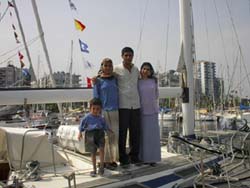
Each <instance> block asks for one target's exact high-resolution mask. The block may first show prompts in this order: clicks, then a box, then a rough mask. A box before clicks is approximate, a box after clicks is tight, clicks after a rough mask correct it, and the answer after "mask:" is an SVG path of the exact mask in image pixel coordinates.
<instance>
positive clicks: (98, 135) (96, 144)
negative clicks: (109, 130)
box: [85, 129, 105, 153]
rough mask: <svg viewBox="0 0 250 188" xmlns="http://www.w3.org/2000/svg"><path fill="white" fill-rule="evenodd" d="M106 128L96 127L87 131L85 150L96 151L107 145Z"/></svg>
mask: <svg viewBox="0 0 250 188" xmlns="http://www.w3.org/2000/svg"><path fill="white" fill-rule="evenodd" d="M104 138H105V133H104V130H100V129H96V130H92V131H86V132H85V150H86V152H90V153H96V151H97V149H98V148H104V145H105V139H104Z"/></svg>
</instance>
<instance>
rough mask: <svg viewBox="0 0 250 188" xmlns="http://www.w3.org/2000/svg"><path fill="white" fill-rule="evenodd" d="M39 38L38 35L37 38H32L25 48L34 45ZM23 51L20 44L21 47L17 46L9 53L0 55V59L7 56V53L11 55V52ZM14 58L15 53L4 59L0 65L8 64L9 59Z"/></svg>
mask: <svg viewBox="0 0 250 188" xmlns="http://www.w3.org/2000/svg"><path fill="white" fill-rule="evenodd" d="M39 38H40V35H39V36H37V37H35V38H33V39H31V40H30V41H29V42H28V44H27V46H31V45H32V44H33V43H35V42H36V41H37V40H38V39H39ZM23 49H25V47H24V44H22V45H20V46H18V47H16V48H13V49H11V50H9V51H7V52H4V53H3V54H0V57H3V56H5V55H7V54H9V53H11V52H13V51H16V50H23ZM14 56H16V52H15V54H12V55H10V56H9V57H7V59H5V60H3V61H2V62H0V65H1V64H3V63H6V62H8V61H9V60H10V59H11V58H13V57H14Z"/></svg>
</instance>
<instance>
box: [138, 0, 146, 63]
mask: <svg viewBox="0 0 250 188" xmlns="http://www.w3.org/2000/svg"><path fill="white" fill-rule="evenodd" d="M148 4H149V0H147V2H146V5H145V9H144V12H143V16H142V22H141V26H140V32H139V41H138V43H137V47H136V51H137V53H136V56H135V62H137V59H138V54H139V53H138V52H139V49H140V47H141V41H142V34H143V29H144V24H145V20H146V13H147V9H148Z"/></svg>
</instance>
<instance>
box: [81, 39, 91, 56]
mask: <svg viewBox="0 0 250 188" xmlns="http://www.w3.org/2000/svg"><path fill="white" fill-rule="evenodd" d="M79 44H80V49H81V51H82V52H85V53H89V50H88V45H87V44H86V43H84V42H82V41H81V40H80V39H79Z"/></svg>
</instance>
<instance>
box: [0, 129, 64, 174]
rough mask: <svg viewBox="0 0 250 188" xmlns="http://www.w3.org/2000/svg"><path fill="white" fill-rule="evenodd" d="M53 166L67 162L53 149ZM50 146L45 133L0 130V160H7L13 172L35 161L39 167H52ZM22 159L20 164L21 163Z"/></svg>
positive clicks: (26, 130)
mask: <svg viewBox="0 0 250 188" xmlns="http://www.w3.org/2000/svg"><path fill="white" fill-rule="evenodd" d="M53 148H54V149H53V151H54V157H55V158H54V159H55V160H54V161H55V165H57V164H65V163H66V162H67V161H66V159H65V158H63V157H62V156H61V155H60V154H59V153H58V152H57V150H56V147H53ZM52 156H53V155H52V145H51V143H50V141H49V139H48V135H46V133H45V131H43V130H38V129H25V128H12V127H1V128H0V160H8V161H9V163H10V166H11V167H12V168H14V169H15V170H18V169H20V167H21V168H25V164H26V163H27V162H28V161H32V160H37V161H38V162H39V163H40V167H45V166H52V165H53V157H52ZM21 159H22V162H21Z"/></svg>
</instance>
